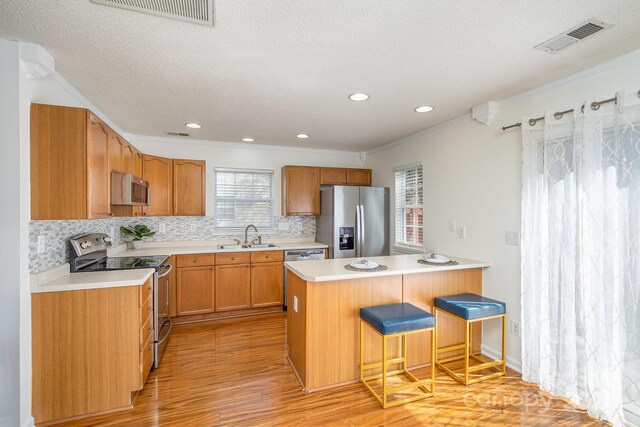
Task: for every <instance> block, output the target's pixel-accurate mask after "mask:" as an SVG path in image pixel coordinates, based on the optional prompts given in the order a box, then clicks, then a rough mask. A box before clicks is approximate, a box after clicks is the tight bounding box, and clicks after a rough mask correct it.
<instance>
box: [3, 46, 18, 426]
mask: <svg viewBox="0 0 640 427" xmlns="http://www.w3.org/2000/svg"><path fill="white" fill-rule="evenodd" d="M18 58H19V49H18V44H17V43H15V42H9V41H6V40H0V158H1V159H2V160H3V165H2V167H1V168H0V199H1V200H2V201H3V204H4V206H3V208H2V221H0V235H1V236H2V243H1V246H0V271H2V280H0V325H2V327H0V425H3V426H4V425H18V424H19V422H20V392H19V391H20V365H21V362H20V253H19V252H18V251H17V250H16V249H17V248H18V247H19V246H20V203H19V202H20V188H19V187H18V186H17V185H16V183H17V182H19V177H20V166H19V165H20V139H19V138H20V137H19V108H18V106H19V102H20V98H19V79H20V75H19V73H20V70H19V62H18Z"/></svg>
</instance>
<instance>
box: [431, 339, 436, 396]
mask: <svg viewBox="0 0 640 427" xmlns="http://www.w3.org/2000/svg"><path fill="white" fill-rule="evenodd" d="M436 340H437V332H436V328H433V329H432V330H431V393H435V391H436V354H437V351H436Z"/></svg>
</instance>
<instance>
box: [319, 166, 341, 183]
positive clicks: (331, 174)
mask: <svg viewBox="0 0 640 427" xmlns="http://www.w3.org/2000/svg"><path fill="white" fill-rule="evenodd" d="M320 184H330V185H346V184H347V170H346V169H345V168H321V169H320Z"/></svg>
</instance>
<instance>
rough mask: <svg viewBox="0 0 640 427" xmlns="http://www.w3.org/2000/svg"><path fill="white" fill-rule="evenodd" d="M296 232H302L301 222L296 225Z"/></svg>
mask: <svg viewBox="0 0 640 427" xmlns="http://www.w3.org/2000/svg"><path fill="white" fill-rule="evenodd" d="M296 231H302V223H301V222H299V223H297V224H296Z"/></svg>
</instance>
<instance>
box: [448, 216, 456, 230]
mask: <svg viewBox="0 0 640 427" xmlns="http://www.w3.org/2000/svg"><path fill="white" fill-rule="evenodd" d="M449 231H456V220H455V219H452V220H451V221H449Z"/></svg>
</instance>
